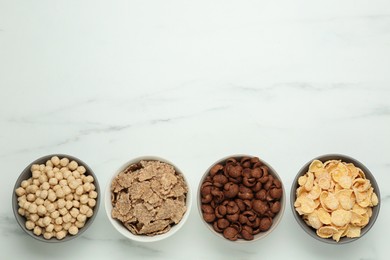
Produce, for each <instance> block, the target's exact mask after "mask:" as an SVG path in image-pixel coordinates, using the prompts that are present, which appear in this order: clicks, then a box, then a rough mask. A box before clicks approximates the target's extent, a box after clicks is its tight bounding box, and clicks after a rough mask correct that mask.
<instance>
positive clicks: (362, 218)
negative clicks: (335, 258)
mask: <svg viewBox="0 0 390 260" xmlns="http://www.w3.org/2000/svg"><path fill="white" fill-rule="evenodd" d="M379 198H380V193H379V187H378V184H377V182H376V180H375V178H374V175H373V174H372V173H371V172H370V171H369V169H368V168H367V167H366V166H364V165H363V164H362V163H361V162H359V161H357V160H356V159H353V158H351V157H349V156H346V155H341V154H327V155H322V156H319V157H317V158H314V159H313V160H311V161H309V162H308V163H306V164H305V165H304V166H303V167H302V168H301V169H300V171H299V172H298V174H297V175H296V177H295V179H294V181H293V183H292V187H291V194H290V204H291V209H292V211H293V215H294V217H295V219H296V221H297V222H298V224H299V225H300V226H301V227H302V229H303V230H304V231H305V232H306V233H307V234H309V235H310V236H311V237H313V238H315V239H317V240H319V241H322V242H325V243H329V244H345V243H349V242H353V241H355V240H357V239H359V238H360V237H362V236H363V235H365V234H366V233H367V232H368V231H369V230H370V229H371V227H372V226H373V225H374V223H375V220H376V219H377V217H378V214H379V209H380V199H379Z"/></svg>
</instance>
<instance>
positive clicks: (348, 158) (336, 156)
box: [290, 153, 381, 245]
mask: <svg viewBox="0 0 390 260" xmlns="http://www.w3.org/2000/svg"><path fill="white" fill-rule="evenodd" d="M314 160H320V161H322V162H325V161H328V160H341V161H342V162H347V163H353V164H354V165H355V166H356V167H358V168H360V169H361V170H362V171H363V172H364V174H365V175H366V178H367V177H368V178H367V179H369V180H370V182H371V186H375V187H376V188H375V193H376V195H377V196H378V201H379V202H378V205H377V206H375V207H373V208H372V209H373V214H372V216H371V217H370V219H369V223H368V224H367V225H366V226H365V227H364V228H363V229H361V235H360V237H355V238H348V237H343V238H341V239H340V240H339V242H336V241H335V240H333V239H331V238H321V237H319V236H317V234H316V233H315V230H314V229H313V228H311V227H310V226H308V225H307V224H306V223H304V222H303V219H302V217H301V216H299V215H298V213H297V212H296V210H295V207H294V202H295V199H296V192H295V191H296V189H297V187H298V178H299V177H300V176H302V175H303V174H305V173H306V172H307V170H308V169H309V166H310V164H311V163H312V162H313V161H314ZM367 175H368V176H367ZM380 205H381V197H380V188H379V184H378V183H377V181H376V179H375V176H374V174H372V172H371V171H370V170H369V169H368V168H367V166H365V165H364V164H363V163H361V162H360V161H359V160H357V159H355V158H353V157H351V156H349V155H345V154H340V153H328V154H323V155H319V156H316V157H315V158H313V159H311V160H310V161H308V162H306V163H305V164H304V165H303V166H302V167H301V168H300V169H299V171H298V172H297V174H296V175H295V177H294V180H293V182H292V184H291V189H290V207H291V210H292V213H293V216H294V219H295V220H296V222H297V223H298V225H299V226H300V227H301V229H303V230H304V231H305V233H307V234H308V235H309V236H310V237H312V238H314V239H316V240H318V241H321V242H324V243H327V244H332V245H343V244H347V243H351V242H354V241H356V240H358V239H360V238H362V237H363V236H364V235H365V234H367V233H368V231H369V230H370V229H371V228H372V226H373V225H374V223H375V222H376V219H377V218H378V215H379V211H380ZM374 210H375V211H374ZM374 213H375V214H374Z"/></svg>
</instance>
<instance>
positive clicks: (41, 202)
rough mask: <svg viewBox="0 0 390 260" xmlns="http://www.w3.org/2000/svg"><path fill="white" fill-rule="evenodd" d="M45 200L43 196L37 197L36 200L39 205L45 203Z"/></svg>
mask: <svg viewBox="0 0 390 260" xmlns="http://www.w3.org/2000/svg"><path fill="white" fill-rule="evenodd" d="M44 202H45V201H44V200H43V199H41V198H36V200H35V204H37V205H38V206H39V205H43V203H44Z"/></svg>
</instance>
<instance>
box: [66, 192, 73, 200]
mask: <svg viewBox="0 0 390 260" xmlns="http://www.w3.org/2000/svg"><path fill="white" fill-rule="evenodd" d="M65 199H66V200H73V199H74V195H73V194H72V193H70V194H68V195H66V196H65Z"/></svg>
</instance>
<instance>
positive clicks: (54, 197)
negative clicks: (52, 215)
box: [47, 191, 57, 202]
mask: <svg viewBox="0 0 390 260" xmlns="http://www.w3.org/2000/svg"><path fill="white" fill-rule="evenodd" d="M47 199H48V200H50V201H51V202H54V201H55V200H56V199H57V196H56V194H55V193H54V192H53V191H51V192H49V194H48V195H47Z"/></svg>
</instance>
